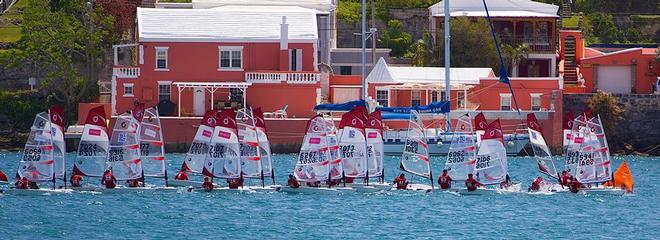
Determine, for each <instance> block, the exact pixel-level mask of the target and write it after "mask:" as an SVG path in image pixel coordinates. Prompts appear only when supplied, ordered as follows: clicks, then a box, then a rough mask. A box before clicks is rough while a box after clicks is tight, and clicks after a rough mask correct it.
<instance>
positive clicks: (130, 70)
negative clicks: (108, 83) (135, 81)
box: [112, 67, 140, 78]
mask: <svg viewBox="0 0 660 240" xmlns="http://www.w3.org/2000/svg"><path fill="white" fill-rule="evenodd" d="M112 74H113V75H114V76H116V77H117V78H138V77H139V76H140V68H139V67H114V68H113V69H112Z"/></svg>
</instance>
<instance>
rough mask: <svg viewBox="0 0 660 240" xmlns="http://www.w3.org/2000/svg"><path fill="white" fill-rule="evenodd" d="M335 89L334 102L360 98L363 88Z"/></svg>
mask: <svg viewBox="0 0 660 240" xmlns="http://www.w3.org/2000/svg"><path fill="white" fill-rule="evenodd" d="M332 90H333V94H332V95H333V96H332V102H333V103H345V102H348V101H355V100H358V99H360V95H362V94H361V91H362V88H349V87H335V88H333V89H332Z"/></svg>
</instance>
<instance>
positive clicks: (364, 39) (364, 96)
mask: <svg viewBox="0 0 660 240" xmlns="http://www.w3.org/2000/svg"><path fill="white" fill-rule="evenodd" d="M360 36H361V37H362V74H361V75H360V76H361V77H362V99H364V100H365V101H366V100H367V78H366V76H365V75H366V72H367V70H366V65H367V64H366V62H367V52H366V47H367V1H366V0H362V34H360Z"/></svg>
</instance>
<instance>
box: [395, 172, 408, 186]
mask: <svg viewBox="0 0 660 240" xmlns="http://www.w3.org/2000/svg"><path fill="white" fill-rule="evenodd" d="M394 184H396V189H406V188H408V180H406V175H405V174H403V173H402V174H401V175H399V176H398V177H396V178H394Z"/></svg>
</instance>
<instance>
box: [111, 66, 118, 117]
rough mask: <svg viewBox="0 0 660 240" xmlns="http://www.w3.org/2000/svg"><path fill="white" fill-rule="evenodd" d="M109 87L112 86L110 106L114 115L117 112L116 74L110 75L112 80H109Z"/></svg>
mask: <svg viewBox="0 0 660 240" xmlns="http://www.w3.org/2000/svg"><path fill="white" fill-rule="evenodd" d="M110 84H111V87H112V90H111V91H112V92H111V93H110V102H111V106H112V114H113V115H116V114H117V76H114V75H113V76H112V80H111V82H110Z"/></svg>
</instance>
